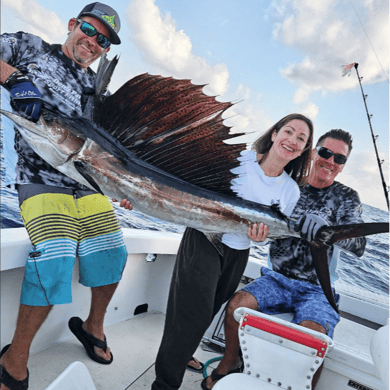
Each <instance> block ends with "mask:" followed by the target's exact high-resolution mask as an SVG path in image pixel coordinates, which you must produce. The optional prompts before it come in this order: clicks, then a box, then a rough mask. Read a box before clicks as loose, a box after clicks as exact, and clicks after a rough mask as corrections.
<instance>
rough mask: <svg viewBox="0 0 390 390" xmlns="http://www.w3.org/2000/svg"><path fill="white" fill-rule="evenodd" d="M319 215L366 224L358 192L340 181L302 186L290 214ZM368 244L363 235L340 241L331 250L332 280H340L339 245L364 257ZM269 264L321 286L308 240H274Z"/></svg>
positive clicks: (333, 220) (334, 221)
mask: <svg viewBox="0 0 390 390" xmlns="http://www.w3.org/2000/svg"><path fill="white" fill-rule="evenodd" d="M309 213H310V214H316V215H319V216H320V217H322V218H324V219H325V220H326V221H327V222H328V224H329V225H344V224H346V225H348V224H353V223H363V219H362V217H361V215H362V205H361V203H360V199H359V195H358V193H357V192H356V191H355V190H353V189H352V188H349V187H347V186H345V185H343V184H341V183H339V182H337V181H335V182H334V183H333V184H332V185H331V186H329V187H327V188H322V189H319V188H314V187H312V186H310V185H306V186H305V187H303V188H301V196H300V198H299V200H298V202H297V204H296V206H295V208H294V210H293V212H292V214H291V217H292V218H296V219H298V218H300V217H301V216H302V215H304V214H309ZM365 245H366V239H365V238H364V237H358V238H351V239H348V240H345V241H340V242H339V243H337V245H333V246H332V247H331V248H330V249H329V250H328V263H329V271H330V276H331V282H332V283H333V282H334V281H335V280H337V272H336V268H337V261H338V258H339V254H340V248H342V249H344V250H346V251H348V252H351V253H354V254H355V255H357V256H362V255H363V253H364V248H365ZM268 265H269V266H270V267H271V268H272V269H273V270H274V271H276V272H279V273H281V274H282V275H284V276H286V277H288V278H291V279H297V280H302V281H306V282H309V283H311V284H316V285H319V281H318V278H317V274H316V271H315V269H314V265H313V260H312V256H311V253H310V249H309V245H308V242H307V241H306V240H303V239H299V238H295V237H290V238H286V239H277V240H274V241H272V242H271V244H270V250H269V259H268Z"/></svg>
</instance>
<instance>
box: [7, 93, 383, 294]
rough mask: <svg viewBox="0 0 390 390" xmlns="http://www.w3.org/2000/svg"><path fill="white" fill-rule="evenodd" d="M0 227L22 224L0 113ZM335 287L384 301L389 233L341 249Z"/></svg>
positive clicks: (176, 228) (151, 222)
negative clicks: (353, 250) (352, 249)
mask: <svg viewBox="0 0 390 390" xmlns="http://www.w3.org/2000/svg"><path fill="white" fill-rule="evenodd" d="M4 91H5V90H4V88H1V92H2V93H1V106H2V108H3V109H6V110H7V109H9V96H8V94H7V93H4ZM0 149H1V165H0V167H1V211H0V213H1V229H9V228H16V227H23V222H22V219H21V217H20V213H19V205H18V197H17V192H16V191H15V190H12V189H10V188H8V187H6V186H5V183H7V181H8V180H9V179H10V178H11V177H12V175H13V173H12V166H13V165H14V164H15V161H16V160H15V156H14V152H13V126H12V123H11V121H9V120H8V119H7V118H5V117H3V116H1V137H0ZM113 205H114V209H115V212H116V215H117V217H118V220H119V223H120V225H121V226H122V227H124V228H126V227H128V228H135V229H147V230H155V231H165V232H173V233H182V232H183V231H184V227H183V226H180V225H175V224H172V223H169V222H166V221H161V220H158V219H156V218H151V217H149V216H148V215H145V214H143V213H141V212H138V211H136V210H132V211H129V210H125V209H123V208H120V207H119V205H118V204H115V203H113ZM363 219H364V221H365V222H383V221H387V222H388V221H389V213H388V212H386V211H383V210H380V209H377V208H375V207H371V206H369V205H366V204H364V205H363ZM267 251H268V248H267V246H265V247H260V246H257V245H253V247H252V248H251V255H252V256H254V257H256V258H258V259H261V260H264V261H265V260H266V259H267ZM338 273H339V281H338V286H344V285H345V286H352V287H356V288H358V289H362V290H364V291H366V292H367V291H368V292H371V293H373V294H378V295H380V296H382V298H383V299H385V300H388V295H389V235H388V234H377V235H374V236H370V237H367V246H366V250H365V253H364V255H363V256H362V257H361V258H358V257H356V256H354V255H352V254H349V253H346V252H343V251H342V253H341V258H340V261H339V267H338ZM336 287H337V286H336Z"/></svg>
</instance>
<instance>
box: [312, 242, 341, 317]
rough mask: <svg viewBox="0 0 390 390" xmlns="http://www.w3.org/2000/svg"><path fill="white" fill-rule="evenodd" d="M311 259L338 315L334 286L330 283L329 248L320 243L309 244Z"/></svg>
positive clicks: (325, 292) (323, 288)
mask: <svg viewBox="0 0 390 390" xmlns="http://www.w3.org/2000/svg"><path fill="white" fill-rule="evenodd" d="M309 246H310V252H311V257H312V259H313V264H314V268H315V270H316V272H317V277H318V280H319V282H320V285H321V287H322V291H323V292H324V294H325V296H326V299H327V300H328V302H329V304H330V305H331V306H332V307H333V309H334V310H335V311H336V312H337V313H338V312H339V309H338V307H337V304H336V301H335V299H334V295H333V291H332V286H331V283H330V275H329V266H328V254H327V250H328V248H329V247H328V246H327V245H325V244H322V243H320V242H311V243H310V244H309Z"/></svg>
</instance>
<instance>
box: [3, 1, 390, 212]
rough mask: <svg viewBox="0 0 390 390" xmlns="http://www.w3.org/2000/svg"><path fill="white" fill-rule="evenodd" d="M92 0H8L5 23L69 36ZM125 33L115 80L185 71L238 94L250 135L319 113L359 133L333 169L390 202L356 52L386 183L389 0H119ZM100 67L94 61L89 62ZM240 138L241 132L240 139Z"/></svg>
mask: <svg viewBox="0 0 390 390" xmlns="http://www.w3.org/2000/svg"><path fill="white" fill-rule="evenodd" d="M86 4H88V2H80V1H79V0H78V1H76V0H67V1H58V2H53V1H52V0H40V1H38V0H2V1H1V32H2V33H3V32H16V31H25V32H29V33H32V34H36V35H39V36H40V37H42V38H43V39H44V40H46V41H47V42H50V43H63V42H64V41H65V39H66V33H67V25H68V21H69V19H70V18H72V17H76V16H77V15H78V13H79V12H80V11H81V9H82V8H83V7H84V6H85V5H86ZM107 4H108V5H110V6H111V7H113V8H114V9H115V10H116V11H117V12H118V13H119V15H120V18H121V30H120V32H119V36H120V37H121V40H122V44H121V45H112V46H111V50H110V52H109V53H108V57H109V58H112V57H113V56H114V55H119V56H120V59H119V64H118V66H117V68H116V70H115V73H114V76H113V78H112V81H111V85H110V90H111V91H112V92H114V91H115V90H116V89H118V88H119V87H120V86H121V85H123V84H124V83H125V82H126V81H128V80H130V79H131V78H133V77H134V76H136V75H138V74H141V73H145V72H147V73H151V74H159V75H162V76H172V77H174V78H178V79H183V78H184V79H190V80H192V82H193V83H194V84H201V85H206V86H205V88H204V92H205V93H207V94H209V95H213V96H217V99H218V100H220V101H232V102H234V103H235V104H234V106H233V107H232V108H230V109H229V110H228V111H227V112H226V113H225V118H226V124H227V125H229V126H232V130H231V131H232V132H237V133H238V132H245V133H248V135H245V136H244V139H243V140H244V141H246V142H248V143H250V142H252V141H253V140H254V139H255V138H257V137H258V135H259V134H260V133H262V132H264V131H266V130H267V129H268V128H269V127H270V126H272V125H273V124H274V123H275V122H277V121H278V120H279V119H281V118H282V117H284V116H285V115H288V114H290V113H294V112H298V113H302V114H305V115H307V116H308V117H309V118H310V119H312V121H313V123H314V126H315V134H314V140H315V141H316V140H317V139H318V138H319V137H320V136H321V134H323V133H325V132H326V131H328V130H330V129H340V128H341V129H343V130H346V131H348V132H350V133H351V134H352V136H353V140H354V141H353V150H352V153H351V155H350V158H349V160H348V162H347V164H346V166H345V168H344V170H343V172H342V173H341V174H339V176H338V177H337V180H338V181H340V182H342V183H344V184H346V185H348V186H350V187H352V188H353V189H355V190H356V191H358V193H359V195H360V198H361V201H362V202H363V203H365V204H368V205H371V206H374V207H377V208H380V209H383V210H387V205H386V199H385V194H384V189H383V183H382V180H381V177H380V174H379V168H378V162H377V159H376V154H375V149H374V143H373V140H372V135H371V130H370V126H369V122H368V118H367V113H366V110H365V105H364V101H363V97H362V92H361V89H360V86H359V82H358V77H357V73H356V70H355V68H352V72H351V74H350V76H344V77H342V76H341V74H342V66H343V65H346V64H350V63H353V62H357V63H358V64H359V65H358V72H359V74H360V77H361V83H362V87H363V90H364V94H365V95H367V98H366V103H367V107H368V112H369V115H372V117H371V125H372V129H373V133H374V135H375V136H378V138H377V140H376V144H377V149H378V152H379V158H380V160H384V162H383V164H382V169H383V173H384V180H385V183H386V185H387V186H388V185H389V184H390V183H389V3H388V1H387V0H340V1H338V0H321V1H312V0H271V1H265V0H245V1H242V0H241V1H238V0H223V1H221V0H197V1H194V0H112V1H109V2H107ZM92 67H93V68H94V69H95V70H96V67H95V66H92ZM241 140H242V139H241Z"/></svg>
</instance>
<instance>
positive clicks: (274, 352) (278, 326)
mask: <svg viewBox="0 0 390 390" xmlns="http://www.w3.org/2000/svg"><path fill="white" fill-rule="evenodd" d="M234 318H235V319H236V320H237V321H238V322H239V323H240V326H239V329H238V336H239V340H240V346H241V350H242V355H243V359H244V372H243V373H240V374H230V375H227V376H225V377H224V378H222V379H221V380H219V381H218V382H217V383H216V384H215V385H214V387H213V390H233V389H234V390H240V389H245V388H248V389H251V390H276V389H287V390H305V389H311V388H312V387H311V382H312V379H313V375H314V374H315V372H316V371H317V370H318V368H319V367H320V366H321V364H322V362H323V360H324V358H325V356H326V354H327V353H328V352H329V351H330V350H331V349H332V348H333V346H334V343H333V340H332V339H331V338H330V337H329V336H327V335H325V334H323V333H319V332H316V331H314V330H311V329H307V328H304V327H302V326H299V325H296V324H293V323H291V322H288V321H285V320H283V319H281V318H277V317H274V316H269V315H266V314H263V313H260V312H257V311H254V310H250V309H248V308H244V307H240V308H238V309H236V310H235V311H234Z"/></svg>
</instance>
